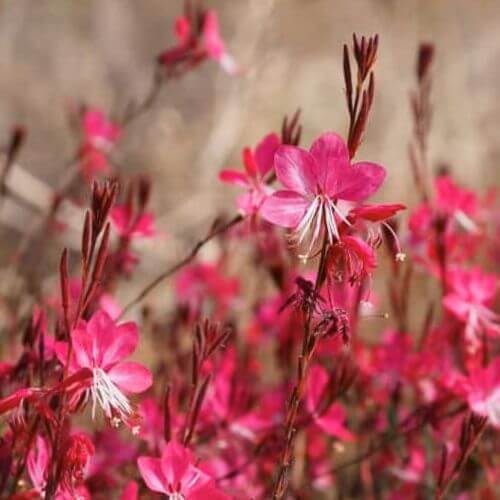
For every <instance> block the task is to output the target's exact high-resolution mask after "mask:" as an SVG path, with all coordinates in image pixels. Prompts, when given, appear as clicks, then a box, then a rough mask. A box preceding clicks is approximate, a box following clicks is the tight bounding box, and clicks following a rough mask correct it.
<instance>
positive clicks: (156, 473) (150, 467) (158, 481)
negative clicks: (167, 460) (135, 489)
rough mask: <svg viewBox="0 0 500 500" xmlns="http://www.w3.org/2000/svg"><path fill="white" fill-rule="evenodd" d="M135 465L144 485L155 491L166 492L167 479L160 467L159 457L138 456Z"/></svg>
mask: <svg viewBox="0 0 500 500" xmlns="http://www.w3.org/2000/svg"><path fill="white" fill-rule="evenodd" d="M137 466H138V467H139V472H140V473H141V476H142V479H144V482H145V483H146V486H147V487H148V488H149V489H150V490H152V491H156V492H157V493H164V494H165V495H167V494H168V491H167V487H168V485H167V480H166V479H165V476H164V475H163V471H162V468H161V459H159V458H152V457H139V458H138V459H137Z"/></svg>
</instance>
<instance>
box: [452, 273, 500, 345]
mask: <svg viewBox="0 0 500 500" xmlns="http://www.w3.org/2000/svg"><path fill="white" fill-rule="evenodd" d="M447 284H448V285H449V287H450V291H449V293H447V294H446V296H445V297H444V298H443V305H444V307H445V308H446V309H447V310H448V311H449V312H450V313H451V314H453V316H455V317H456V318H458V319H459V320H460V321H462V322H464V323H465V340H466V342H467V347H468V349H469V350H470V351H471V352H475V351H477V349H478V348H479V346H480V345H481V340H482V338H481V334H482V330H481V329H484V332H486V333H490V334H491V333H495V334H497V335H498V334H500V316H499V315H498V314H495V313H494V312H493V311H492V310H491V309H489V307H488V306H489V305H490V304H491V302H492V301H493V299H494V298H495V295H496V290H497V286H498V278H497V276H496V275H494V274H487V273H483V272H482V271H481V270H480V269H477V268H476V269H471V270H469V271H467V270H463V269H459V268H454V269H452V270H451V271H450V272H449V273H448V275H447Z"/></svg>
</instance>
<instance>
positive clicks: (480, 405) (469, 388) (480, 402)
mask: <svg viewBox="0 0 500 500" xmlns="http://www.w3.org/2000/svg"><path fill="white" fill-rule="evenodd" d="M458 384H459V385H460V386H461V388H462V390H463V392H464V394H465V398H466V399H467V402H468V403H469V406H470V408H471V410H472V411H473V412H475V413H477V414H478V415H482V416H483V417H488V419H489V421H490V422H491V423H492V425H494V426H495V427H497V428H500V356H497V357H496V358H494V359H493V360H492V361H491V362H490V364H489V365H488V366H487V367H486V368H479V369H477V370H475V371H474V372H473V373H472V374H471V375H469V377H468V378H462V379H460V380H459V382H458Z"/></svg>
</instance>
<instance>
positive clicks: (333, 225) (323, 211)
mask: <svg viewBox="0 0 500 500" xmlns="http://www.w3.org/2000/svg"><path fill="white" fill-rule="evenodd" d="M336 217H337V218H338V219H340V220H341V221H343V222H345V223H346V224H347V225H349V226H350V225H351V224H350V222H349V221H348V220H347V218H346V217H345V215H344V214H343V213H342V212H341V211H340V210H339V208H338V207H337V205H336V204H335V203H334V201H333V200H332V199H331V198H330V197H329V196H327V195H325V194H318V195H316V196H315V197H314V199H313V200H312V201H311V203H310V204H309V206H308V207H307V210H306V211H305V213H304V216H303V217H302V220H301V221H300V223H299V225H298V226H297V228H296V230H295V231H296V235H297V244H298V245H300V244H302V243H303V242H304V241H306V240H308V248H307V252H306V253H305V254H304V255H302V256H301V257H302V258H306V259H307V258H308V257H309V256H310V255H311V253H312V251H313V249H314V248H315V246H316V244H317V243H318V241H319V239H320V236H321V235H322V234H326V237H327V238H328V242H329V243H330V244H332V243H333V242H334V241H337V240H338V239H340V235H339V230H338V227H337V221H336Z"/></svg>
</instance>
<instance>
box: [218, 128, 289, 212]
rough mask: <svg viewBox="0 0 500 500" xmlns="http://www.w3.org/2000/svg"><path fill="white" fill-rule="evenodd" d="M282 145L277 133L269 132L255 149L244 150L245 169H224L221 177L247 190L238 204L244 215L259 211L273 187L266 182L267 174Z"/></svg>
mask: <svg viewBox="0 0 500 500" xmlns="http://www.w3.org/2000/svg"><path fill="white" fill-rule="evenodd" d="M280 145H281V140H280V138H279V137H278V135H277V134H274V133H272V134H269V135H266V137H264V139H262V141H261V142H260V143H259V144H258V145H257V147H256V148H255V150H251V149H250V148H245V149H244V150H243V154H242V156H243V165H244V167H245V171H243V172H242V171H239V170H222V171H221V172H220V174H219V178H220V180H221V181H223V182H227V183H228V184H234V185H236V186H240V187H242V188H244V189H245V190H246V192H245V194H242V195H240V196H239V197H238V200H237V205H238V209H239V210H240V212H241V213H242V214H244V215H255V214H257V213H258V211H259V209H260V207H261V205H262V203H263V202H264V200H265V199H266V197H268V196H269V195H270V194H271V193H272V192H273V189H272V188H271V187H270V186H268V185H267V184H266V182H265V177H266V175H267V174H268V173H269V172H270V171H271V169H272V168H273V163H274V155H275V153H276V151H277V150H278V148H279V146H280Z"/></svg>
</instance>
